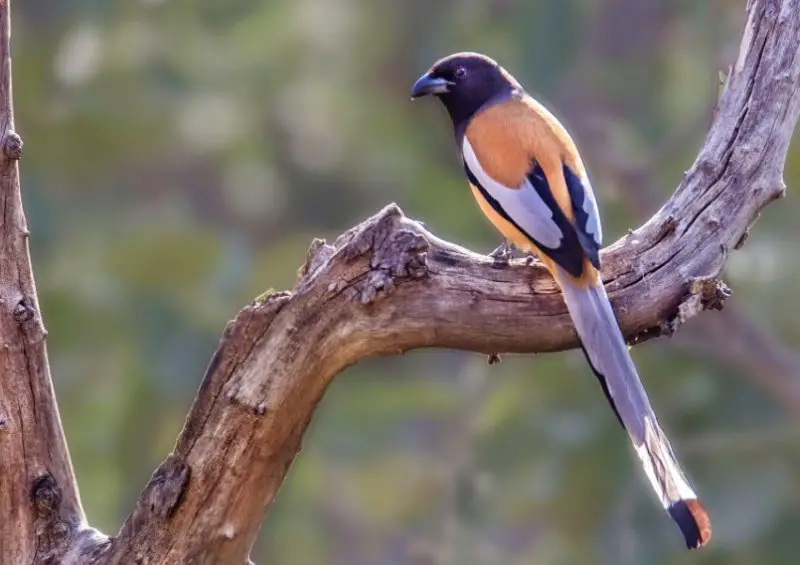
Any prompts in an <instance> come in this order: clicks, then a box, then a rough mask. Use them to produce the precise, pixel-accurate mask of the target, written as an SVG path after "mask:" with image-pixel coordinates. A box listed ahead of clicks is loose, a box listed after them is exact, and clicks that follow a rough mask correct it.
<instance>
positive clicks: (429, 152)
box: [12, 0, 800, 565]
mask: <svg viewBox="0 0 800 565" xmlns="http://www.w3.org/2000/svg"><path fill="white" fill-rule="evenodd" d="M744 4H745V2H744V1H743V0H742V1H738V0H708V1H706V2H697V1H696V0H603V1H590V0H552V1H544V0H542V1H537V2H528V1H525V0H491V1H488V0H487V1H482V2H481V1H476V0H442V1H439V2H427V1H421V0H406V1H404V2H397V1H391V0H372V1H367V0H291V1H290V0H186V1H183V2H175V1H167V0H128V1H123V0H76V1H73V2H46V1H44V0H26V1H25V2H15V4H14V13H13V19H12V26H13V46H14V94H15V103H16V121H17V129H18V131H19V132H20V133H21V135H22V137H23V139H24V141H25V156H24V159H23V161H22V169H21V174H22V182H23V196H24V201H25V206H26V211H27V214H28V220H29V225H30V227H31V230H32V239H31V245H32V254H33V261H34V264H35V274H36V279H37V283H38V288H39V293H40V299H41V303H42V308H43V312H44V317H45V322H46V325H47V327H48V330H49V332H50V333H49V336H50V337H49V351H50V359H51V362H52V365H53V375H54V380H55V386H56V389H57V393H58V398H59V402H60V407H61V411H62V416H63V420H64V426H65V428H66V433H67V437H68V439H69V444H70V448H71V453H72V456H73V459H74V464H75V467H76V472H77V475H78V481H79V483H80V487H81V492H82V495H83V501H84V505H85V507H86V510H87V512H88V515H89V519H90V520H91V521H92V523H93V524H94V525H96V526H97V527H99V528H100V529H102V530H104V531H106V532H108V533H113V532H115V531H116V530H117V528H118V527H119V526H120V524H121V523H122V520H123V519H124V517H125V516H126V514H127V512H128V510H129V509H130V508H131V507H132V504H133V501H134V500H135V498H136V496H137V494H138V492H139V491H140V489H141V488H142V487H143V486H144V484H145V483H146V481H147V480H148V478H149V475H150V473H151V472H152V470H153V469H154V468H155V466H156V465H157V464H158V463H159V462H160V461H161V460H162V459H163V458H164V457H165V456H166V455H167V453H168V452H169V451H170V449H171V447H172V445H173V442H174V440H175V437H176V435H177V433H178V432H179V430H180V428H181V426H182V423H183V419H184V416H185V414H186V412H187V409H188V407H189V404H190V402H191V400H192V398H193V395H194V393H195V390H196V388H197V386H198V384H199V382H200V380H201V377H202V375H203V371H204V368H205V365H206V363H207V361H208V359H209V358H210V356H211V354H212V352H213V350H214V348H215V346H216V343H217V340H218V337H219V335H220V333H221V331H222V329H223V327H224V325H225V323H226V321H227V320H228V319H230V318H232V317H233V316H234V314H235V312H236V311H237V309H238V308H240V307H241V306H243V305H244V304H246V303H247V302H248V301H249V300H250V299H252V298H253V297H255V296H256V295H258V294H260V293H261V292H262V291H264V290H266V289H267V288H270V287H274V288H276V289H282V288H291V286H292V284H293V282H294V276H295V273H296V269H297V267H298V266H299V265H300V263H301V262H302V260H303V258H304V253H305V250H306V248H307V246H308V244H309V242H310V240H311V238H312V237H314V236H317V237H328V238H333V237H335V236H336V235H338V234H339V233H340V232H342V231H343V230H345V229H347V228H348V227H350V226H351V225H353V224H354V223H356V222H358V221H360V220H362V219H364V218H365V217H367V216H368V215H370V214H372V213H374V212H375V211H376V210H378V209H379V208H380V207H382V206H383V205H385V204H387V203H389V202H391V201H395V202H397V203H398V204H399V205H400V206H401V208H402V209H403V210H404V211H405V212H406V213H407V214H409V215H411V216H413V217H415V218H417V219H420V220H423V221H425V222H426V223H427V225H428V226H429V227H430V228H431V229H432V230H433V231H434V232H436V233H437V234H438V235H440V236H443V237H446V238H450V239H453V240H455V241H458V242H459V243H462V244H464V245H466V246H470V247H472V248H474V249H477V250H481V251H488V250H490V249H492V248H494V247H495V246H496V244H497V243H498V237H497V236H496V235H495V233H494V231H493V230H492V229H491V228H490V227H489V226H488V225H487V222H486V221H485V220H484V219H483V218H482V216H481V215H480V214H479V212H478V210H477V207H476V206H475V204H474V202H473V201H472V197H471V195H470V193H469V191H468V189H467V186H466V184H465V181H464V179H463V174H462V171H461V168H460V166H459V164H458V161H457V158H456V154H455V150H454V147H453V145H452V140H451V134H450V129H449V128H450V126H449V122H448V121H447V118H446V116H445V115H444V112H443V110H442V108H440V107H439V105H437V104H434V103H433V102H432V101H428V100H425V101H421V102H419V103H413V104H412V103H411V102H410V100H409V89H410V86H411V84H412V82H413V80H414V79H416V77H417V76H418V75H419V74H420V73H421V72H423V71H424V70H426V68H427V67H428V66H429V65H430V64H431V63H432V62H433V60H434V59H436V58H438V57H439V56H441V55H444V54H447V53H450V52H452V51H457V50H465V49H469V50H478V51H482V52H486V53H488V54H491V55H492V56H494V57H495V58H496V59H498V60H499V61H500V62H501V63H503V64H504V65H505V66H506V67H507V68H508V69H509V70H510V71H511V72H512V73H514V74H515V75H516V76H517V77H518V78H519V79H520V80H521V81H522V82H523V84H525V85H527V86H528V87H529V90H530V91H531V92H533V93H535V94H536V95H537V96H538V97H540V99H542V100H543V101H544V102H545V103H547V104H548V105H550V107H551V108H553V109H554V111H555V112H556V113H557V114H558V115H559V116H561V117H562V118H563V120H564V122H565V123H566V124H567V126H568V127H569V128H570V129H571V131H572V132H573V135H574V136H575V138H576V140H577V142H578V144H579V146H580V147H581V150H582V152H583V155H584V159H585V160H586V161H587V163H588V166H589V169H590V171H591V174H592V178H593V184H594V186H595V190H596V191H597V193H598V198H599V200H600V203H601V209H602V211H603V219H604V224H605V232H606V234H607V236H606V239H607V241H608V242H609V243H610V242H612V241H614V240H615V239H616V238H617V237H619V236H620V235H622V234H623V233H625V231H626V230H627V229H628V228H631V227H635V226H636V225H638V224H639V223H640V222H641V221H642V220H643V219H644V218H646V217H648V216H649V215H650V214H651V213H652V212H653V211H655V210H656V209H657V208H658V206H659V205H660V203H661V202H663V201H664V200H665V199H666V198H667V197H668V195H669V194H670V192H671V190H672V189H673V188H674V187H675V186H676V184H677V183H678V182H679V181H680V179H681V176H682V173H683V171H684V170H686V169H687V168H688V167H689V166H690V165H691V163H692V161H693V158H694V156H695V155H696V152H697V150H698V148H699V146H700V145H701V143H702V141H703V137H704V135H705V131H706V128H707V125H708V123H709V120H710V116H711V109H712V107H713V104H714V102H715V98H716V95H717V91H718V88H719V71H720V70H723V69H726V68H727V66H728V65H729V64H731V63H732V62H733V61H734V60H735V56H736V53H737V50H738V44H739V38H740V34H741V29H742V26H743V23H744V16H745V12H744ZM786 181H787V184H788V185H789V192H788V196H789V198H787V199H785V200H782V201H780V202H778V203H776V204H774V205H772V206H771V207H769V208H768V209H767V210H766V212H765V213H764V214H763V216H762V218H761V220H760V221H759V222H758V224H757V226H756V227H755V229H754V230H753V233H752V234H751V236H750V239H749V240H748V242H747V244H746V245H745V247H744V248H743V249H742V250H741V251H738V252H736V253H735V254H734V255H733V256H732V257H731V260H730V263H729V265H728V269H727V272H726V281H727V282H728V283H729V284H730V285H731V287H732V288H733V290H734V296H733V298H732V299H731V300H729V302H728V308H726V311H725V312H723V313H709V314H706V315H704V316H702V317H700V318H699V319H697V320H695V321H693V322H691V323H690V324H688V325H687V326H686V327H685V328H683V329H682V330H681V331H680V332H679V333H678V334H677V335H676V336H675V337H673V338H672V339H671V340H667V339H660V340H656V341H653V342H649V343H647V344H645V345H643V346H640V347H636V348H635V350H634V352H633V355H634V357H635V360H636V362H637V363H638V365H639V367H640V372H641V373H642V375H643V378H644V380H645V382H646V385H647V387H648V389H649V391H650V393H651V398H652V400H653V402H654V404H655V406H656V409H657V412H658V413H659V414H660V418H661V422H662V424H663V425H664V427H665V428H666V429H667V430H668V431H669V432H670V434H671V436H672V437H673V444H674V447H675V449H676V451H677V453H678V454H679V456H680V458H681V459H682V460H683V462H684V463H685V466H686V468H687V470H688V472H689V474H690V476H691V477H692V479H693V480H694V482H695V486H696V488H697V490H698V492H700V493H701V494H702V497H703V499H704V502H705V504H706V506H707V507H708V509H709V511H710V514H711V517H712V520H713V524H714V537H713V541H712V545H711V547H710V548H709V549H707V550H704V551H703V552H701V553H693V554H690V553H688V552H686V551H685V550H684V549H683V548H682V544H681V540H680V536H679V534H678V532H677V529H676V528H675V527H674V526H673V525H672V523H671V522H670V521H669V520H668V518H667V517H666V515H664V513H663V512H662V511H661V510H660V508H659V505H658V504H657V502H656V500H655V497H654V496H653V495H652V493H651V492H650V490H649V487H648V486H647V484H646V483H645V481H644V479H643V476H642V473H641V471H640V468H639V466H638V464H637V463H636V462H635V461H634V458H633V455H632V452H631V450H630V448H629V445H628V442H627V440H626V438H625V437H624V435H623V434H622V433H621V432H620V430H619V428H618V425H617V423H616V421H615V419H614V416H613V415H612V413H611V411H610V409H609V408H608V406H607V405H606V403H605V400H604V398H603V395H602V394H601V392H600V388H599V387H598V385H597V383H596V382H595V379H594V377H593V376H592V374H591V373H590V371H589V369H588V367H587V366H586V364H585V363H584V361H583V358H582V355H581V354H580V353H579V352H574V351H573V352H568V353H563V354H551V355H541V356H537V357H533V356H526V357H522V356H506V357H504V362H503V363H502V364H501V365H495V366H492V367H489V366H487V364H486V361H485V358H484V357H482V356H480V355H476V354H466V353H459V352H451V351H423V352H413V353H411V354H408V355H406V356H404V357H399V358H382V359H379V360H370V361H367V362H363V363H361V364H359V365H358V366H356V367H354V368H352V369H350V370H348V371H347V372H346V373H345V374H343V375H341V376H340V377H339V378H338V379H337V380H336V381H335V383H334V384H333V385H332V386H331V388H330V389H329V392H328V394H327V396H326V397H325V399H324V401H323V402H322V404H321V405H320V408H319V410H318V411H317V413H316V417H315V418H314V421H313V423H312V426H311V429H310V430H309V433H308V434H307V437H306V441H305V443H304V449H303V451H302V453H301V455H300V456H299V458H298V459H297V461H296V464H295V465H294V467H293V469H292V471H291V473H290V476H289V478H288V480H287V481H286V483H285V484H284V486H283V488H282V490H281V492H280V494H279V497H278V501H277V503H276V504H275V506H274V508H273V510H272V512H271V513H270V515H269V516H268V518H267V519H266V521H265V524H264V527H263V529H262V530H263V531H262V535H261V537H260V539H259V542H258V545H257V547H256V548H254V551H253V559H254V561H255V562H256V563H269V564H270V565H317V564H320V565H373V564H378V565H384V564H385V565H400V564H415V565H472V564H476V565H477V564H480V565H483V564H489V563H500V564H508V565H514V564H523V563H524V564H530V563H537V564H576V563H592V564H594V563H601V564H615V565H626V564H637V565H638V564H658V565H667V564H670V565H677V564H682V563H702V564H706V565H710V564H722V563H724V564H729V565H736V564H748V565H750V564H753V563H759V564H763V565H767V564H772V563H794V562H796V559H797V554H798V550H800V540H798V537H797V532H798V529H800V479H798V473H797V468H798V465H800V449H799V448H800V426H798V420H797V416H798V413H800V352H798V351H796V350H795V349H794V348H796V347H800V316H799V314H800V306H798V304H800V300H798V297H800V260H798V259H797V257H798V255H797V251H796V245H797V244H796V243H795V242H796V241H797V240H798V237H800V224H798V222H797V217H798V215H799V214H800V198H798V197H797V194H795V191H794V190H793V185H796V184H797V183H798V181H800V150H799V149H798V148H797V147H794V148H793V150H792V153H791V154H790V156H789V162H788V164H787V170H786Z"/></svg>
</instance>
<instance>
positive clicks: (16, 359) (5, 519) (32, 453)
mask: <svg viewBox="0 0 800 565" xmlns="http://www.w3.org/2000/svg"><path fill="white" fill-rule="evenodd" d="M10 35H11V26H10V20H9V2H8V0H6V1H5V2H0V344H2V349H0V453H2V456H0V512H2V514H0V563H39V562H42V563H43V562H45V561H47V560H48V559H50V558H51V557H52V556H54V555H61V554H63V552H64V551H65V550H66V548H67V547H68V544H69V543H70V542H71V541H72V539H73V537H74V536H77V535H78V534H79V532H80V531H81V530H82V529H83V528H84V527H85V526H84V515H83V509H82V508H81V505H80V501H79V498H78V488H77V485H76V484H75V478H74V475H73V472H72V465H71V463H70V460H69V454H68V453H67V445H66V441H65V440H64V434H63V431H62V429H61V421H60V419H59V415H58V408H57V407H56V402H55V395H54V393H53V387H52V383H51V381H50V368H49V366H48V363H47V351H46V348H45V335H46V332H45V329H44V325H43V323H42V318H41V316H40V315H39V304H38V302H37V298H36V288H35V285H34V281H33V273H32V271H31V262H30V257H29V254H28V236H29V232H28V227H27V225H26V222H25V215H24V213H23V211H22V202H21V199H20V186H19V171H18V167H17V162H18V161H19V159H20V157H21V156H22V140H21V139H20V137H19V136H18V135H17V134H16V133H15V132H14V112H13V108H12V104H11V52H10Z"/></svg>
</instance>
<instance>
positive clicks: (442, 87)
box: [411, 74, 453, 98]
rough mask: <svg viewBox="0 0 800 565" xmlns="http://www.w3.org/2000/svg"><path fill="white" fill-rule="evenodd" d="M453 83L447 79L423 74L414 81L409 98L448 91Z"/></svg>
mask: <svg viewBox="0 0 800 565" xmlns="http://www.w3.org/2000/svg"><path fill="white" fill-rule="evenodd" d="M451 86H453V83H452V82H450V81H449V80H447V79H443V78H436V77H432V76H430V75H428V74H424V75H422V76H421V77H419V80H417V82H415V83H414V87H413V88H412V89H411V98H420V97H422V96H427V95H428V94H444V93H446V92H450V87H451Z"/></svg>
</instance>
